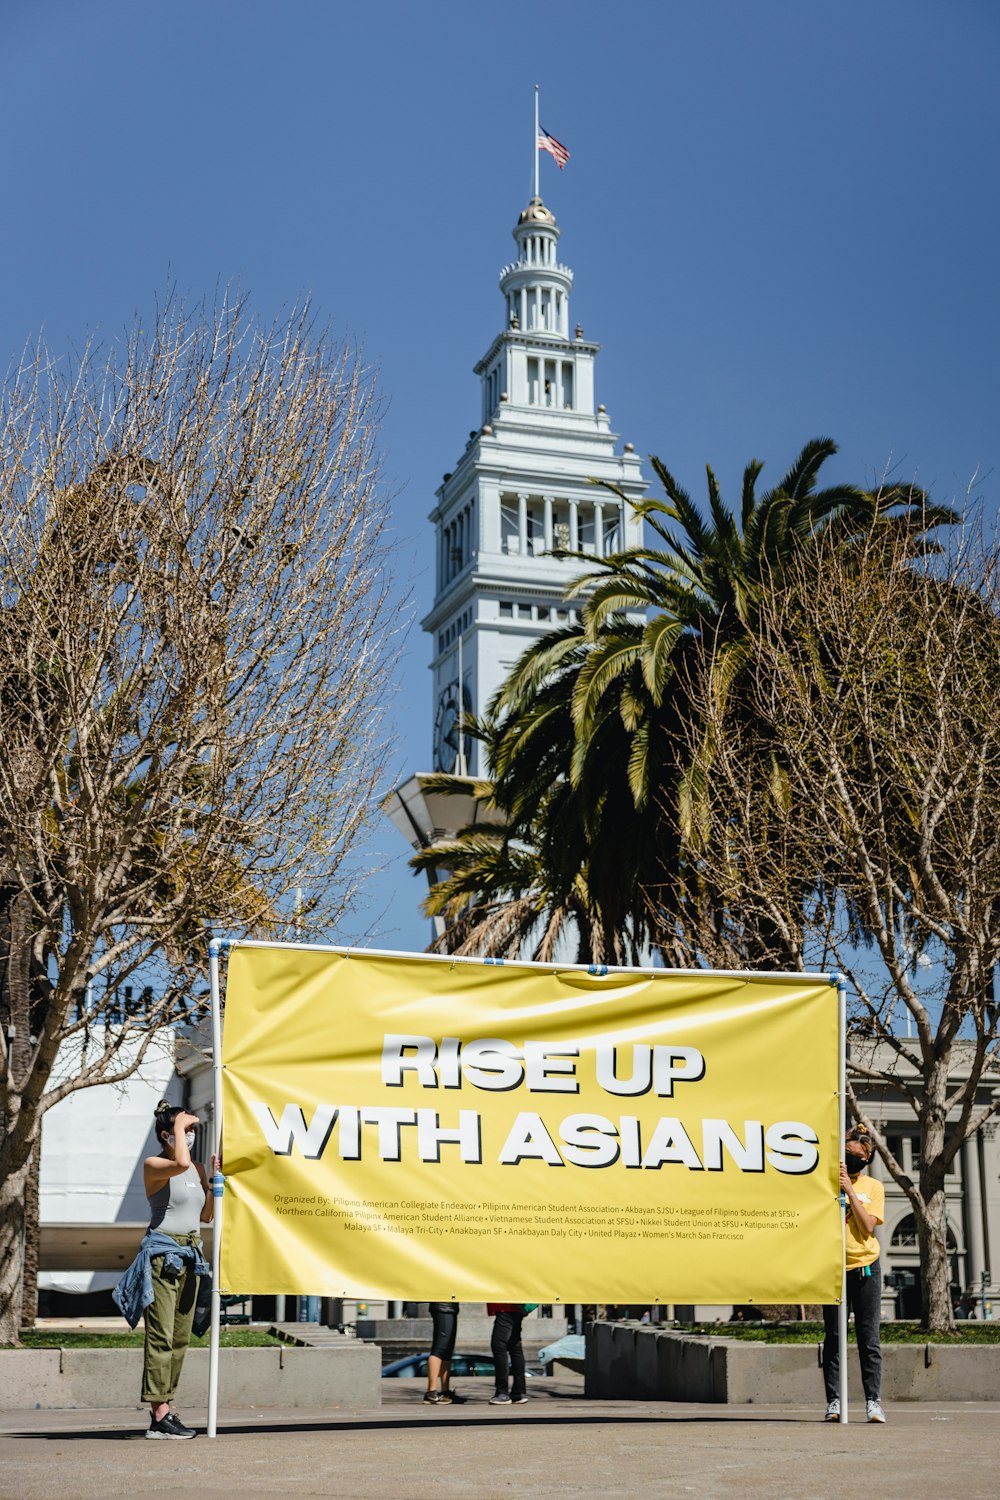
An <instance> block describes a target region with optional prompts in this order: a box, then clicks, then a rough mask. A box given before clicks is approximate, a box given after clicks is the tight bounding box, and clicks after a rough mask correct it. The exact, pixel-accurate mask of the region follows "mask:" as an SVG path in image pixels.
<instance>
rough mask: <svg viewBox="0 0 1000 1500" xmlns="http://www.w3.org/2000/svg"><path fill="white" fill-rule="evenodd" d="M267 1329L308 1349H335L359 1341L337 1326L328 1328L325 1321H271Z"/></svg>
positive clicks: (280, 1337)
mask: <svg viewBox="0 0 1000 1500" xmlns="http://www.w3.org/2000/svg"><path fill="white" fill-rule="evenodd" d="M267 1331H268V1333H271V1334H273V1335H274V1337H275V1338H279V1339H284V1341H285V1343H287V1344H297V1345H299V1346H300V1347H301V1348H307V1349H334V1348H339V1347H340V1346H341V1345H342V1344H356V1343H357V1342H358V1340H357V1339H356V1338H352V1336H351V1335H350V1334H349V1333H338V1331H337V1329H336V1328H327V1327H326V1325H325V1324H323V1323H271V1324H270V1325H269V1327H268V1330H267Z"/></svg>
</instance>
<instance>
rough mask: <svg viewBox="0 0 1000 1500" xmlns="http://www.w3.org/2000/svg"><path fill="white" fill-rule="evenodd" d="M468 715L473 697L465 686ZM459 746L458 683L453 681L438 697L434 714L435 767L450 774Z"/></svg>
mask: <svg viewBox="0 0 1000 1500" xmlns="http://www.w3.org/2000/svg"><path fill="white" fill-rule="evenodd" d="M462 699H463V701H464V706H465V712H466V715H468V714H470V713H471V712H472V699H471V697H470V695H469V690H468V688H463V691H462ZM458 746H459V699H458V683H457V682H451V683H449V684H448V686H447V687H446V688H445V689H444V691H443V692H442V693H441V695H440V697H439V698H438V706H437V713H436V714H435V716H434V768H435V770H437V771H444V773H445V775H448V776H450V775H451V774H452V772H453V771H454V770H455V764H456V762H457V760H458ZM465 753H466V758H468V754H469V737H468V735H467V734H466V736H465Z"/></svg>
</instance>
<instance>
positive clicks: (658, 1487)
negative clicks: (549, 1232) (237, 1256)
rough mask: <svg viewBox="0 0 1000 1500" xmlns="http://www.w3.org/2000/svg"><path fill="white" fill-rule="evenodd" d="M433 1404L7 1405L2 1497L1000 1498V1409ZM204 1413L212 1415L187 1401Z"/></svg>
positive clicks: (569, 1389) (468, 1385) (398, 1385)
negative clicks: (198, 1433) (51, 1408)
mask: <svg viewBox="0 0 1000 1500" xmlns="http://www.w3.org/2000/svg"><path fill="white" fill-rule="evenodd" d="M461 1388H462V1390H463V1391H464V1392H466V1393H467V1394H468V1395H469V1397H470V1400H469V1403H468V1405H466V1406H460V1407H432V1406H424V1405H423V1404H422V1402H421V1400H420V1393H421V1389H422V1385H421V1383H420V1382H417V1381H410V1380H387V1381H385V1382H384V1391H385V1396H384V1404H383V1405H382V1406H381V1407H380V1408H379V1409H377V1410H368V1411H360V1410H359V1411H351V1410H348V1409H346V1408H342V1407H341V1408H336V1409H334V1410H328V1411H319V1410H316V1411H304V1410H299V1411H276V1410H273V1409H268V1410H247V1411H231V1412H225V1413H223V1414H222V1417H221V1420H220V1435H219V1437H218V1439H217V1440H216V1441H215V1442H209V1441H208V1440H207V1439H206V1438H205V1437H199V1438H198V1439H196V1440H195V1441H194V1442H190V1443H147V1442H145V1441H144V1440H143V1438H142V1432H143V1431H144V1429H145V1426H146V1419H145V1417H144V1416H143V1414H142V1413H141V1412H139V1411H137V1410H132V1411H58V1412H42V1411H31V1412H8V1413H3V1414H0V1497H2V1500H89V1497H91V1496H100V1497H102V1500H103V1497H105V1496H125V1495H129V1496H131V1495H140V1496H142V1497H143V1500H166V1497H171V1500H176V1497H180V1496H185V1497H186V1500H216V1497H218V1500H222V1497H226V1500H229V1497H231V1496H233V1495H236V1496H239V1497H241V1500H242V1497H249V1496H258V1495H266V1496H283V1495H296V1496H338V1497H348V1496H349V1497H356V1500H368V1497H376V1500H396V1497H398V1500H441V1497H451V1496H462V1497H463V1500H495V1497H513V1496H516V1497H518V1500H520V1497H535V1496H553V1497H574V1500H575V1497H579V1496H602V1497H605V1496H611V1497H617V1496H629V1497H634V1496H642V1497H646V1496H653V1497H659V1496H664V1497H666V1496H670V1497H671V1500H676V1497H684V1496H695V1497H697V1500H723V1497H725V1500H737V1497H739V1500H744V1497H745V1500H845V1496H850V1495H853V1494H861V1495H872V1496H874V1497H877V1500H925V1497H926V1500H932V1497H933V1500H948V1497H950V1496H953V1495H958V1496H961V1497H962V1500H996V1496H997V1493H998V1489H1000V1485H998V1480H997V1472H998V1468H997V1466H998V1464H1000V1406H998V1405H996V1404H994V1403H987V1402H983V1403H981V1404H980V1403H965V1404H955V1405H945V1404H942V1405H936V1404H935V1405H931V1404H929V1403H926V1402H920V1403H917V1402H913V1403H910V1404H906V1405H903V1404H899V1405H896V1406H893V1407H891V1408H890V1410H889V1422H888V1424H887V1425H886V1426H885V1427H874V1426H871V1427H870V1426H868V1425H867V1424H865V1423H863V1422H858V1423H853V1422H852V1423H850V1424H849V1425H848V1426H847V1427H836V1426H826V1425H824V1423H822V1422H821V1421H820V1420H819V1415H820V1413H819V1408H818V1406H817V1404H816V1403H815V1402H810V1403H809V1405H803V1406H799V1407H784V1408H780V1409H779V1408H776V1407H763V1406H760V1407H758V1406H743V1407H725V1406H694V1405H681V1404H677V1403H652V1402H636V1401H620V1402H590V1401H585V1400H584V1399H583V1393H582V1386H581V1384H580V1382H579V1381H576V1380H573V1379H566V1380H561V1379H559V1378H558V1377H556V1378H553V1379H545V1380H543V1379H540V1380H535V1381H532V1382H530V1394H531V1399H530V1401H529V1402H528V1404H527V1405H526V1406H516V1407H493V1406H489V1405H488V1404H487V1401H488V1398H489V1396H490V1394H491V1382H489V1381H482V1380H463V1381H462V1382H461ZM183 1415H184V1416H186V1417H187V1418H188V1420H189V1421H192V1422H197V1421H198V1420H199V1415H200V1414H198V1413H195V1412H191V1411H187V1412H184V1413H183Z"/></svg>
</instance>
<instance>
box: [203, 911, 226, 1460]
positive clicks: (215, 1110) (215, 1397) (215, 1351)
mask: <svg viewBox="0 0 1000 1500" xmlns="http://www.w3.org/2000/svg"><path fill="white" fill-rule="evenodd" d="M229 945H230V940H229V939H228V938H217V937H214V938H212V939H211V940H210V942H209V945H208V977H209V989H210V993H211V1013H212V1100H213V1102H212V1155H213V1157H214V1158H215V1161H216V1169H215V1171H214V1172H213V1173H212V1202H213V1205H214V1211H213V1215H212V1323H211V1330H210V1333H209V1345H208V1425H207V1431H206V1435H207V1436H208V1437H210V1438H214V1437H216V1436H218V1421H219V1332H220V1327H221V1314H222V1291H221V1288H220V1286H219V1269H220V1265H221V1257H222V1218H223V1208H222V1204H223V1194H224V1192H225V1178H224V1177H223V1175H222V1167H221V1162H220V1161H219V1158H220V1154H221V1146H222V1002H221V995H220V988H219V956H220V954H221V953H222V952H223V951H225V950H226V949H228V947H229Z"/></svg>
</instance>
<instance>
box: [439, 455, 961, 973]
mask: <svg viewBox="0 0 1000 1500" xmlns="http://www.w3.org/2000/svg"><path fill="white" fill-rule="evenodd" d="M836 451H837V449H836V445H835V444H834V443H833V442H832V441H831V440H830V439H828V438H819V439H814V440H813V441H811V442H809V443H807V444H806V445H805V447H804V448H803V449H802V452H801V453H800V454H799V456H798V457H797V459H796V460H795V462H794V463H793V464H792V466H791V468H790V469H789V470H788V472H787V473H786V474H785V475H783V477H782V478H781V480H780V481H779V483H778V484H777V485H776V486H774V488H772V489H769V490H767V491H766V492H765V493H764V494H763V495H760V496H758V494H757V481H758V479H759V477H760V474H761V471H762V469H763V464H762V463H760V462H759V461H757V460H753V461H752V462H751V463H749V464H748V465H747V467H746V469H745V470H744V473H743V482H742V491H741V497H740V507H739V519H737V516H736V514H734V512H733V511H732V510H730V509H729V508H728V507H727V506H726V504H725V502H724V501H723V499H722V495H721V493H720V490H719V486H718V483H717V481H716V478H715V475H714V473H713V471H712V469H711V468H708V470H707V474H708V512H709V513H708V518H707V519H706V518H705V517H703V516H702V515H701V513H700V512H699V510H698V508H697V507H696V506H695V504H694V503H693V501H692V500H691V498H690V496H689V495H688V494H687V492H686V491H685V490H684V489H682V487H681V486H680V485H679V484H678V482H677V481H676V479H675V478H674V476H673V475H672V474H671V473H670V472H669V470H668V469H667V468H666V466H665V465H664V464H663V463H662V462H661V461H660V460H659V459H657V458H652V459H651V463H652V466H653V469H654V471H655V473H656V475H657V478H658V479H659V481H660V483H661V484H662V486H663V490H664V493H665V496H666V499H665V500H647V501H644V502H642V503H640V504H638V505H637V506H636V507H635V508H636V510H637V511H638V513H639V514H640V515H642V516H643V518H644V519H645V521H646V522H647V524H648V526H649V528H650V530H651V531H652V532H653V534H654V538H655V542H654V545H651V546H641V547H632V548H628V549H625V550H624V551H621V552H617V553H614V554H612V555H610V556H608V557H606V558H603V559H600V560H598V561H597V562H596V563H595V560H594V558H593V557H591V556H590V555H589V554H584V553H575V552H569V551H565V550H560V551H559V553H558V555H559V556H562V557H569V558H572V559H574V560H576V561H579V562H584V563H586V564H587V565H588V571H587V572H585V573H584V574H582V575H581V576H580V577H579V578H578V579H577V581H576V582H575V583H574V584H573V585H572V586H571V588H570V589H569V590H568V591H567V592H568V596H569V597H571V598H578V599H582V600H583V601H584V602H583V608H582V614H581V619H580V621H579V623H578V624H575V625H569V626H567V627H565V628H563V629H560V630H558V631H555V632H551V633H549V634H547V635H545V636H544V637H542V638H541V639H540V640H539V641H538V642H537V643H535V644H534V645H533V646H531V647H530V648H529V649H528V650H527V651H526V652H525V653H524V655H523V656H522V657H521V659H520V661H519V662H518V663H517V665H516V667H515V668H514V670H513V672H512V673H511V675H510V677H509V678H508V680H507V682H506V683H505V684H504V686H503V687H502V689H501V690H500V692H499V693H498V694H497V696H496V698H495V699H494V701H493V702H492V703H491V705H490V706H489V710H488V714H487V722H486V724H485V726H483V730H482V733H483V736H484V738H485V739H486V742H487V747H488V753H487V763H488V766H489V769H490V772H491V777H492V789H491V795H492V797H493V799H494V801H495V803H496V805H497V806H498V807H500V808H501V809H502V810H503V811H504V814H505V816H506V817H507V818H508V826H507V831H506V836H505V838H501V839H500V840H499V844H500V846H501V847H502V848H504V849H508V848H509V847H510V846H511V844H512V842H513V841H515V840H518V841H520V842H521V844H522V845H523V847H525V848H528V849H531V850H533V851H534V852H535V857H536V859H537V860H538V861H540V862H541V864H542V866H543V867H544V871H545V874H544V878H540V877H539V876H538V874H537V871H536V874H535V876H534V878H533V883H532V885H531V886H530V889H531V890H532V891H533V892H534V893H535V899H536V900H537V899H538V898H539V896H540V893H541V891H542V890H546V891H549V892H550V893H553V894H554V893H556V892H558V893H559V894H560V898H561V897H563V896H565V894H566V893H567V892H568V891H569V890H570V889H572V888H573V882H574V880H575V879H576V878H577V877H579V878H580V879H581V880H582V881H583V889H584V890H585V893H586V901H587V907H588V912H589V927H590V931H591V932H592V933H593V934H595V935H596V937H595V944H594V945H595V946H596V947H598V948H599V949H600V950H601V951H600V953H599V954H597V955H595V956H597V957H599V958H601V959H605V960H607V959H609V958H613V957H614V956H615V955H616V954H617V953H619V952H620V951H621V950H622V947H623V945H624V946H626V947H628V946H634V945H638V947H639V948H641V947H642V946H643V944H644V943H645V942H648V941H655V942H656V943H657V944H658V945H659V946H660V947H661V949H663V950H664V951H665V952H668V953H669V952H670V951H671V947H672V939H673V928H674V921H675V916H676V904H675V903H676V899H677V897H678V896H679V894H680V893H681V892H682V891H683V889H684V885H685V882H689V883H690V882H691V881H693V880H696V879H697V861H696V857H695V856H696V849H697V842H698V834H699V822H700V820H703V819H704V818H705V816H707V814H706V811H705V807H706V803H705V799H704V797H703V795H702V792H703V788H704V786H705V782H706V778H707V777H708V776H709V775H710V774H711V763H712V742H711V735H710V733H709V732H707V731H706V732H705V733H704V735H702V736H701V737H700V738H699V737H698V736H697V735H696V736H695V742H696V743H695V749H694V750H693V751H692V749H691V748H690V741H691V724H692V715H693V713H694V712H695V709H694V699H693V697H692V692H691V685H692V683H693V682H694V681H695V680H696V679H697V678H698V677H699V675H700V674H702V673H707V677H708V681H709V684H710V690H711V692H712V694H713V696H714V698H715V700H716V702H717V704H718V705H719V706H722V705H723V704H724V703H726V702H727V701H729V700H730V699H731V698H732V696H733V695H734V694H738V693H739V689H740V678H741V672H742V671H743V668H744V667H745V665H746V663H747V661H748V659H749V656H750V653H751V651H752V647H753V641H754V634H755V631H756V629H757V625H758V606H759V601H760V598H761V592H762V590H763V588H764V587H765V585H767V586H773V583H774V581H775V580H780V578H781V576H782V574H783V573H784V572H785V571H786V570H787V569H789V568H790V567H791V566H792V564H795V565H796V566H801V564H802V562H803V560H804V559H808V558H809V557H810V556H818V555H819V553H820V551H821V544H823V545H828V544H829V543H830V541H831V540H833V541H836V542H837V543H838V545H840V544H842V545H843V546H845V547H848V548H849V547H851V546H852V545H853V544H854V543H855V542H856V541H858V540H859V539H860V538H862V537H871V535H872V534H873V533H877V532H879V531H885V532H890V531H900V532H902V533H904V535H906V536H907V537H909V538H911V541H912V546H913V549H914V551H917V550H919V549H920V548H922V547H926V546H927V545H928V544H927V542H926V540H925V539H926V535H927V533H928V532H929V531H930V530H932V529H933V528H934V527H936V526H939V525H944V524H949V523H951V522H953V521H955V520H956V519H957V517H956V515H955V513H954V512H953V511H951V510H950V509H948V508H947V507H944V506H935V505H931V504H930V503H929V501H928V499H927V496H926V495H925V493H924V492H923V491H922V490H919V489H917V488H915V487H912V486H904V485H889V486H884V487H882V488H880V489H878V490H864V489H860V488H857V487H855V486H853V485H843V484H840V485H834V486H832V487H830V488H824V489H820V488H819V487H818V477H819V472H820V469H821V468H822V465H823V464H824V463H825V462H826V460H827V459H828V458H830V457H832V455H833V454H834V453H836ZM604 487H605V488H608V489H610V490H612V492H613V493H615V494H616V495H618V497H619V498H620V499H621V500H622V501H623V502H624V501H626V500H627V497H626V496H625V495H624V493H623V492H622V491H621V490H619V489H618V488H617V487H616V486H614V485H605V486H604ZM482 853H483V851H480V852H479V857H480V858H482ZM455 854H456V851H454V850H453V851H452V857H454V856H455ZM456 868H457V867H456ZM477 872H478V873H479V874H481V875H482V876H483V877H484V879H485V877H486V875H487V874H488V871H487V870H486V869H485V868H482V867H477V866H476V865H475V862H474V861H473V863H472V864H470V865H469V866H467V867H466V869H465V872H464V894H465V895H466V897H468V896H469V895H470V894H471V893H472V892H473V888H474V886H475V879H476V874H477ZM521 873H522V874H523V873H524V871H523V869H522V870H521ZM513 876H514V869H513V867H511V868H509V869H507V870H506V871H505V874H504V878H505V879H507V881H508V884H507V885H503V884H502V883H500V884H494V885H493V886H492V887H490V889H491V892H492V895H491V898H490V899H491V900H492V901H493V902H494V903H495V902H496V901H499V900H500V899H501V895H502V892H505V891H506V892H508V893H509V894H508V897H507V899H509V900H510V901H515V900H518V899H521V896H522V895H523V894H524V889H525V888H519V887H517V885H516V884H514V883H511V882H512V879H513ZM459 894H460V893H459V891H458V889H457V888H456V889H455V891H454V895H455V897H456V898H457V897H458V895H459ZM480 894H481V895H483V896H485V894H486V890H485V887H483V888H482V889H481V891H480ZM442 910H444V908H442ZM455 910H457V908H455ZM546 910H549V908H546ZM551 910H554V908H551ZM539 920H540V918H539ZM446 940H447V939H446ZM768 941H769V939H768V937H767V935H762V945H763V946H764V947H766V946H767V945H768Z"/></svg>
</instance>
